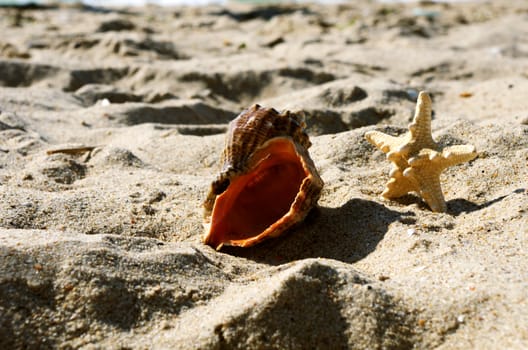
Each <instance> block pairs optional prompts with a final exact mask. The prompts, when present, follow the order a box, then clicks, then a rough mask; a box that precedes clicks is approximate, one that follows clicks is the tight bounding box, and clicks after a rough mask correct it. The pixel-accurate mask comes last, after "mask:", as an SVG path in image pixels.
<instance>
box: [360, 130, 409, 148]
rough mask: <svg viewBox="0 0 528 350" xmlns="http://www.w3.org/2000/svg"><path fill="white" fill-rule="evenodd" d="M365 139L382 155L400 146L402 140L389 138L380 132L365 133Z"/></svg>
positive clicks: (394, 137) (393, 137) (389, 136)
mask: <svg viewBox="0 0 528 350" xmlns="http://www.w3.org/2000/svg"><path fill="white" fill-rule="evenodd" d="M365 139H366V140H367V141H368V142H370V143H371V144H373V145H374V146H376V147H377V148H379V149H380V150H381V151H382V152H383V153H388V152H390V151H391V150H394V149H396V148H398V147H399V146H400V143H401V142H402V140H401V139H400V138H399V137H396V136H391V135H388V134H385V133H382V132H381V131H375V130H373V131H367V132H366V133H365Z"/></svg>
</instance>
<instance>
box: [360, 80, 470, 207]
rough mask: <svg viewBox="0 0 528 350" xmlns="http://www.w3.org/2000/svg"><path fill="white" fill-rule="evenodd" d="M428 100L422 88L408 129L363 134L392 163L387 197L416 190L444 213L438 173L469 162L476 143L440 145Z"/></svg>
mask: <svg viewBox="0 0 528 350" xmlns="http://www.w3.org/2000/svg"><path fill="white" fill-rule="evenodd" d="M431 111H432V108H431V99H430V97H429V95H428V94H427V93H426V92H424V91H421V92H420V94H419V96H418V101H417V103H416V111H415V113H414V119H413V121H412V123H411V124H409V132H408V133H406V134H405V135H403V136H399V137H396V136H391V135H387V134H384V133H382V132H380V131H369V132H367V133H365V138H366V139H367V141H368V142H370V143H371V144H373V145H374V146H376V147H377V148H379V149H380V150H381V151H382V152H384V153H386V154H387V159H388V160H389V161H390V162H392V169H391V171H390V177H391V178H390V180H389V181H388V182H387V185H386V188H385V190H384V191H383V193H382V194H381V195H382V196H383V197H385V198H387V199H391V198H398V197H401V196H403V195H405V194H407V193H408V192H417V193H418V194H419V195H420V196H421V197H422V198H423V199H424V200H425V202H426V203H427V205H429V207H430V208H431V210H432V211H435V212H445V211H446V210H447V205H446V203H445V199H444V195H443V193H442V188H441V186H440V174H441V173H442V171H444V170H445V169H446V168H448V167H450V166H453V165H456V164H460V163H463V162H467V161H470V160H472V159H474V158H475V157H476V156H477V151H476V149H475V146H472V145H457V146H449V147H445V148H443V149H442V148H441V147H440V146H439V145H438V144H437V143H436V142H435V141H434V140H433V136H432V134H431Z"/></svg>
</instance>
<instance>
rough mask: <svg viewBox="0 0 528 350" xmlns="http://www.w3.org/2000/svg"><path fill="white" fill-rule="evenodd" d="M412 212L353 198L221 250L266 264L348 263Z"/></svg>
mask: <svg viewBox="0 0 528 350" xmlns="http://www.w3.org/2000/svg"><path fill="white" fill-rule="evenodd" d="M413 215H414V213H412V212H405V213H401V212H397V211H394V210H390V209H388V208H387V207H385V206H384V205H382V204H380V203H376V202H373V201H367V200H364V199H357V198H356V199H352V200H350V201H348V202H347V203H346V204H344V205H343V206H341V207H338V208H327V207H320V208H316V209H314V210H312V211H311V212H310V214H309V215H308V217H307V218H306V220H305V221H304V222H303V223H302V224H300V225H299V226H297V227H296V228H294V229H292V230H291V231H290V232H287V233H285V234H284V235H283V236H281V237H278V238H275V239H270V240H268V241H265V242H263V243H262V244H259V245H257V246H255V247H250V248H238V247H225V248H223V249H222V252H224V253H227V254H230V255H234V256H238V257H244V258H247V259H251V260H254V261H257V262H260V263H267V264H270V265H279V264H283V263H287V262H290V261H294V260H300V259H306V258H329V259H335V260H340V261H343V262H346V263H352V262H355V261H358V260H361V259H363V258H364V257H366V256H367V255H368V254H370V253H371V252H373V251H374V250H375V249H376V246H377V245H378V243H379V242H380V241H381V240H382V239H383V237H384V235H385V233H386V232H387V230H388V226H389V225H390V224H391V223H392V222H395V221H400V222H405V223H414V222H415V221H416V220H415V218H414V217H413Z"/></svg>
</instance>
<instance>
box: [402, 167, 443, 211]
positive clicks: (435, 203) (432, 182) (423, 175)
mask: <svg viewBox="0 0 528 350" xmlns="http://www.w3.org/2000/svg"><path fill="white" fill-rule="evenodd" d="M403 175H404V176H405V177H409V178H412V179H414V181H416V182H417V183H418V186H419V190H418V193H419V194H420V196H421V197H422V198H423V199H424V201H425V202H426V203H427V205H429V208H431V210H432V211H434V212H445V211H447V205H446V203H445V199H444V194H443V193H442V187H441V186H440V172H438V171H435V170H434V169H431V168H414V167H412V168H407V169H405V171H404V172H403Z"/></svg>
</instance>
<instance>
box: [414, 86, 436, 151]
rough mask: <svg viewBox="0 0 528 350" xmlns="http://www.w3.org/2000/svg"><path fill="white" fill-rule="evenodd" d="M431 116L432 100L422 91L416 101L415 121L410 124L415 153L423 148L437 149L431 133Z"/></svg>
mask: <svg viewBox="0 0 528 350" xmlns="http://www.w3.org/2000/svg"><path fill="white" fill-rule="evenodd" d="M431 114H432V102H431V98H430V97H429V95H428V94H427V93H426V92H425V91H421V92H420V94H419V95H418V100H417V101H416V110H415V112H414V118H413V121H412V123H411V124H409V131H410V134H411V140H412V144H413V146H414V147H413V148H414V151H419V150H420V149H421V148H432V149H436V148H437V145H436V142H434V140H433V135H432V131H431Z"/></svg>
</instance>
